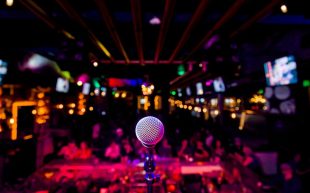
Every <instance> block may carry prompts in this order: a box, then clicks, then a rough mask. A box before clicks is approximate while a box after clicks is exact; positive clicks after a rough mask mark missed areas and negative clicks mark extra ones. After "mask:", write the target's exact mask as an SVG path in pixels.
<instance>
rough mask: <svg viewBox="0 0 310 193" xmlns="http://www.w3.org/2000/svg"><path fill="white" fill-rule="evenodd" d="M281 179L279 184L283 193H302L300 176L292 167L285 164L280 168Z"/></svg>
mask: <svg viewBox="0 0 310 193" xmlns="http://www.w3.org/2000/svg"><path fill="white" fill-rule="evenodd" d="M280 170H281V178H280V181H279V184H278V187H279V190H280V192H281V193H301V192H302V191H301V190H302V187H301V182H300V179H299V178H298V176H297V175H296V174H295V173H294V171H293V168H292V166H290V165H289V164H288V163H283V164H281V166H280Z"/></svg>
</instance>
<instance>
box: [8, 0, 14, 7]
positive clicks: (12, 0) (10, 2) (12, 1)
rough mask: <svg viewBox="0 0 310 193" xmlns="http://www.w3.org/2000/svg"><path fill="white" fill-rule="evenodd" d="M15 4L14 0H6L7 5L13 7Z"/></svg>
mask: <svg viewBox="0 0 310 193" xmlns="http://www.w3.org/2000/svg"><path fill="white" fill-rule="evenodd" d="M13 3H14V0H6V5H7V6H9V7H11V6H12V5H13Z"/></svg>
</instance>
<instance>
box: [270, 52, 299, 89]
mask: <svg viewBox="0 0 310 193" xmlns="http://www.w3.org/2000/svg"><path fill="white" fill-rule="evenodd" d="M264 70H265V77H266V83H267V86H281V85H289V84H295V83H297V82H298V77H297V64H296V61H295V57H294V56H292V55H289V56H284V57H281V58H278V59H276V60H274V61H268V62H266V63H265V64H264Z"/></svg>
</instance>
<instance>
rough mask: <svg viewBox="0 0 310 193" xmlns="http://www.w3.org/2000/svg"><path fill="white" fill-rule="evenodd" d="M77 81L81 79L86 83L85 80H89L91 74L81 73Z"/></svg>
mask: <svg viewBox="0 0 310 193" xmlns="http://www.w3.org/2000/svg"><path fill="white" fill-rule="evenodd" d="M76 81H77V82H78V81H81V82H82V83H83V84H84V83H85V82H89V76H88V74H86V73H84V74H81V75H80V76H79V77H78V78H77V80H76Z"/></svg>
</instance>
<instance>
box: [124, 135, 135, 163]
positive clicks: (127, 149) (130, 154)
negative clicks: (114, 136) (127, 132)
mask: <svg viewBox="0 0 310 193" xmlns="http://www.w3.org/2000/svg"><path fill="white" fill-rule="evenodd" d="M121 154H122V161H124V162H126V161H127V160H133V159H134V158H135V152H134V149H133V147H132V145H131V144H130V141H129V139H128V138H125V139H123V140H122V148H121Z"/></svg>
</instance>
